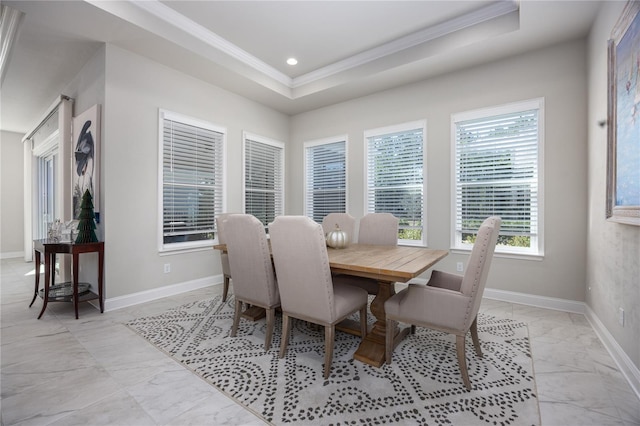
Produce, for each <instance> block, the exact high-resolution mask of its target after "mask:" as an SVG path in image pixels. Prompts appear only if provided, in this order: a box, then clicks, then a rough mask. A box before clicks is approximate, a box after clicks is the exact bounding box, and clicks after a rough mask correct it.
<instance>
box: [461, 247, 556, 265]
mask: <svg viewBox="0 0 640 426" xmlns="http://www.w3.org/2000/svg"><path fill="white" fill-rule="evenodd" d="M450 253H451V254H467V255H469V254H471V248H469V249H463V248H458V247H452V248H451V249H450ZM493 257H500V258H504V259H518V260H532V261H535V262H542V261H543V260H544V254H532V253H508V252H504V251H497V250H496V251H495V252H494V253H493Z"/></svg>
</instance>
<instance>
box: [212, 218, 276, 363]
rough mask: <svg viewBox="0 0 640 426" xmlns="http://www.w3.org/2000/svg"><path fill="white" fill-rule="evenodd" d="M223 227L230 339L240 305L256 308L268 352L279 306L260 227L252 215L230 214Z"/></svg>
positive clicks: (266, 246) (236, 325)
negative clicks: (262, 317) (262, 315)
mask: <svg viewBox="0 0 640 426" xmlns="http://www.w3.org/2000/svg"><path fill="white" fill-rule="evenodd" d="M223 227H224V232H225V238H226V241H227V242H226V244H227V251H228V253H229V266H230V267H231V276H232V277H233V293H234V295H235V312H234V315H233V325H232V327H231V337H235V335H236V332H237V331H238V324H239V322H240V315H241V313H242V303H246V304H247V305H252V306H259V307H261V308H264V309H265V311H266V314H267V330H266V333H265V334H266V336H265V340H264V349H265V351H268V350H269V347H270V346H271V339H272V336H273V326H274V323H275V309H276V308H277V307H279V306H280V293H279V291H278V283H277V281H276V277H275V273H274V270H273V264H272V262H271V254H270V252H269V244H268V242H267V234H266V233H265V230H264V225H263V224H262V222H260V221H259V220H258V219H257V218H256V217H255V216H253V215H249V214H233V215H230V216H228V217H227V218H226V219H225V220H224V221H223Z"/></svg>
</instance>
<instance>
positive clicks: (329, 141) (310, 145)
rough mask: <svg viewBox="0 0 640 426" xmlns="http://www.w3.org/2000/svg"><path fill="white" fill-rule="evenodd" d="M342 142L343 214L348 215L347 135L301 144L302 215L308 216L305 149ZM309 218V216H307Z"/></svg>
mask: <svg viewBox="0 0 640 426" xmlns="http://www.w3.org/2000/svg"><path fill="white" fill-rule="evenodd" d="M339 142H344V180H345V185H344V196H345V200H344V209H345V213H349V167H348V164H349V137H348V135H346V134H344V135H338V136H331V137H328V138H321V139H314V140H310V141H307V142H304V144H303V150H302V164H303V167H302V173H303V188H302V189H303V193H302V202H303V214H304V215H305V216H309V213H310V212H309V211H308V209H307V196H308V195H309V191H308V181H307V149H308V148H313V147H316V146H321V145H330V144H334V143H339ZM309 217H311V216H309Z"/></svg>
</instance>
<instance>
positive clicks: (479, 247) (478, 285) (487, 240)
mask: <svg viewBox="0 0 640 426" xmlns="http://www.w3.org/2000/svg"><path fill="white" fill-rule="evenodd" d="M500 223H501V219H500V217H498V216H491V217H488V218H487V219H485V221H484V222H483V223H482V225H480V229H479V230H478V235H477V237H476V242H475V243H474V244H473V249H472V250H471V257H470V259H469V264H468V265H467V271H466V272H465V274H464V276H463V277H462V284H461V286H460V292H462V293H463V294H465V295H467V296H470V297H471V300H470V303H471V306H470V311H469V315H468V316H467V318H468V320H469V321H473V320H474V319H475V317H476V315H477V314H478V310H479V309H480V302H481V301H482V294H483V293H484V287H485V285H486V283H487V275H489V268H490V266H491V260H492V259H493V253H494V251H495V248H496V242H497V241H498V234H499V233H500ZM469 325H470V324H469Z"/></svg>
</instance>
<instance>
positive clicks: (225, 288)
mask: <svg viewBox="0 0 640 426" xmlns="http://www.w3.org/2000/svg"><path fill="white" fill-rule="evenodd" d="M227 294H229V275H225V276H224V281H223V284H222V301H223V302H226V301H227Z"/></svg>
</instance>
